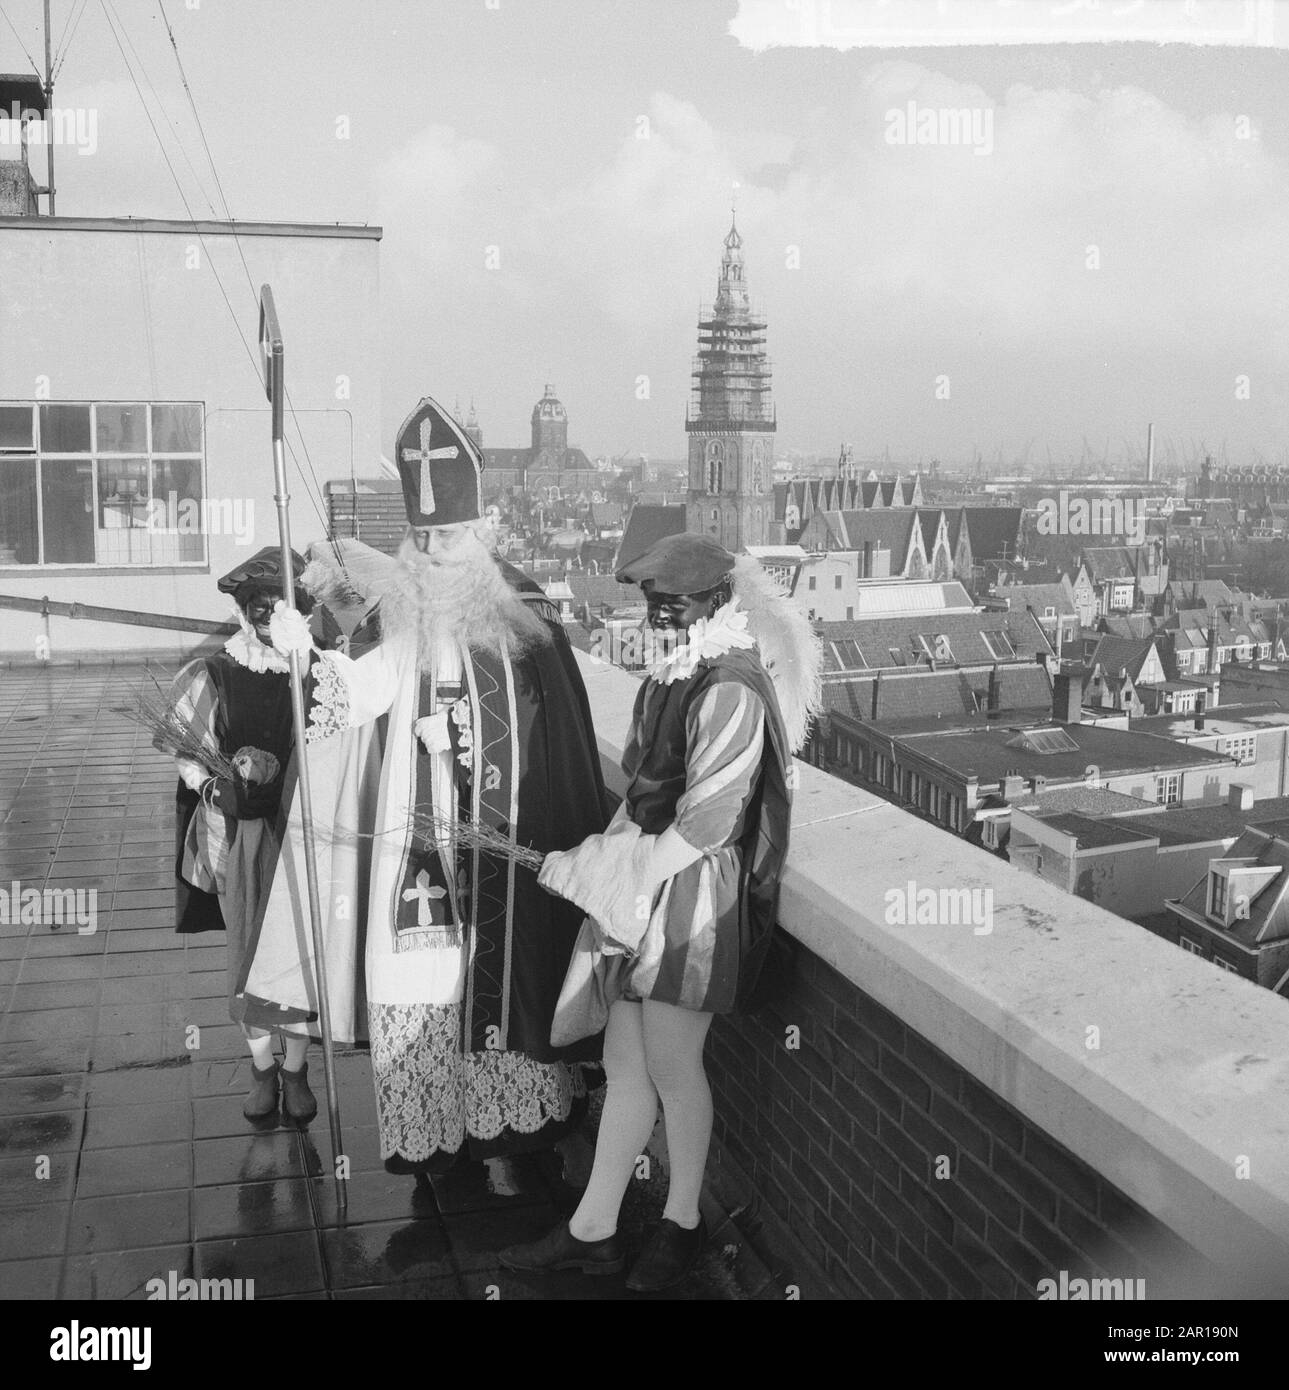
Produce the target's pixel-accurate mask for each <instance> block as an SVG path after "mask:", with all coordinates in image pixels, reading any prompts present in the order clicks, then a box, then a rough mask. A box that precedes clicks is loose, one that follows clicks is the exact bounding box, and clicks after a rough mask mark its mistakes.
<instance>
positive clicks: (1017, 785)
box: [1001, 767, 1025, 802]
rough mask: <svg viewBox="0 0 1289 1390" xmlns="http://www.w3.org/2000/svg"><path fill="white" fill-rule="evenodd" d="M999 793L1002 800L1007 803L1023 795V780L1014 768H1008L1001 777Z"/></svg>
mask: <svg viewBox="0 0 1289 1390" xmlns="http://www.w3.org/2000/svg"><path fill="white" fill-rule="evenodd" d="M1001 791H1002V794H1003V800H1004V801H1007V802H1012V801H1015V800H1016V798H1017V797H1018V796H1020V795H1022V794H1023V793H1024V791H1025V779H1024V778H1023V777H1022V776H1021V775H1020V773H1019V772H1018V771H1017V770H1016V769H1015V768H1014V767H1009V768H1008V769H1007V771H1006V773H1005V774H1004V775H1003V784H1002V787H1001Z"/></svg>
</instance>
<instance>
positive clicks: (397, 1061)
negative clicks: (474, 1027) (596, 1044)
mask: <svg viewBox="0 0 1289 1390" xmlns="http://www.w3.org/2000/svg"><path fill="white" fill-rule="evenodd" d="M367 1017H368V1023H369V1026H370V1032H371V1062H372V1072H373V1074H374V1078H375V1082H376V1110H377V1117H378V1120H379V1123H380V1154H381V1158H382V1159H384V1158H389V1157H391V1156H392V1155H393V1154H401V1155H402V1156H403V1157H404V1158H405V1159H407V1160H408V1161H409V1162H412V1163H419V1162H422V1161H423V1160H424V1159H427V1158H429V1157H430V1155H431V1154H433V1153H437V1152H438V1151H440V1150H443V1151H446V1152H448V1153H453V1152H455V1151H456V1150H457V1149H459V1148H460V1147H461V1145H462V1144H463V1143H464V1142H465V1138H466V1135H467V1134H468V1135H470V1136H471V1137H472V1138H475V1139H485V1140H486V1139H496V1138H498V1137H500V1135H501V1134H502V1133H503V1132H504V1131H505V1130H506V1129H507V1128H509V1129H511V1130H513V1131H514V1132H515V1133H516V1134H535V1133H536V1132H537V1131H538V1130H539V1129H541V1128H542V1126H543V1125H545V1124H549V1123H550V1122H551V1121H552V1120H555V1121H559V1120H566V1119H568V1117H569V1115H570V1114H571V1113H572V1110H573V1102H574V1101H575V1100H576V1099H578V1098H579V1097H580V1096H584V1095H585V1094H586V1083H585V1080H584V1078H583V1075H582V1068H581V1067H580V1066H574V1067H569V1066H566V1065H565V1064H564V1063H563V1062H538V1061H535V1060H534V1059H533V1058H531V1057H529V1056H527V1055H525V1054H524V1053H522V1052H502V1051H495V1052H469V1053H466V1054H464V1055H463V1054H462V1052H461V1044H460V1034H461V1005H460V1004H448V1005H446V1006H444V1007H442V1008H436V1007H435V1006H433V1005H431V1004H369V1005H368V1009H367Z"/></svg>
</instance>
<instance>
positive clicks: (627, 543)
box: [613, 502, 685, 571]
mask: <svg viewBox="0 0 1289 1390" xmlns="http://www.w3.org/2000/svg"><path fill="white" fill-rule="evenodd" d="M684 529H685V509H684V507H683V506H681V507H661V506H654V505H652V504H650V503H642V502H637V503H636V504H635V506H634V507H632V508H631V514H630V515H629V516H628V517H627V524H626V527H625V529H624V530H623V532H622V539H621V540H620V541H619V542H618V553H617V555H616V556H615V557H614V560H613V568H614V570H615V571H616V570H620V569H621V568H622V567H623V566H624V565H629V564H630V563H631V561H632V560H635V559H638V558H639V557H640V556H641V555H643V554H644V553H645V551H646V550H648V549H649V547H650V546H651V545H653V544H655V542H657V541H660V540H662V539H663V538H664V537H665V536H676V535H679V534H680V533H681V532H682V531H683V530H684Z"/></svg>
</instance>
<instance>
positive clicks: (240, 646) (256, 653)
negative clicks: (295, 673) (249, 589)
mask: <svg viewBox="0 0 1289 1390" xmlns="http://www.w3.org/2000/svg"><path fill="white" fill-rule="evenodd" d="M237 621H238V623H239V624H240V625H241V629H242V630H241V632H237V633H234V634H233V636H232V637H230V638H229V639H228V641H227V642H225V643H224V650H225V651H226V652H227V653H228V654H229V656H231V657H232V658H233V660H234V661H235V662H237V664H238V665H239V666H245V667H246V669H247V670H248V671H275V672H278V673H280V674H283V675H285V674H286V673H287V672H288V671H290V669H291V663H290V661H289V660H288V659H287V658H286V657H284V656H283V655H282V653H281V652H279V651H278V650H277V648H276V647H270V646H266V645H265V644H264V643H263V642H261V641H260V639H259V637H258V636H257V635H256V633H255V629H254V628H253V627H252V626H251V624H250V623H248V622H247V621H246V615H245V614H244V613H243V612H242V610H241V609H240V608H239V609H238V610H237Z"/></svg>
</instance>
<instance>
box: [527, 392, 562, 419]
mask: <svg viewBox="0 0 1289 1390" xmlns="http://www.w3.org/2000/svg"><path fill="white" fill-rule="evenodd" d="M567 419H568V412H567V411H566V410H565V409H564V406H563V404H562V403H561V401H560V399H559V397H558V396H557V395H556V394H555V388H554V387H553V386H551V385H549V384H548V385H547V387H546V390H545V393H544V394H543V396H542V398H541V400H539V401H538V402H537V404H536V405H535V406H533V423H534V424H536V423H537V421H538V420H567Z"/></svg>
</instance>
